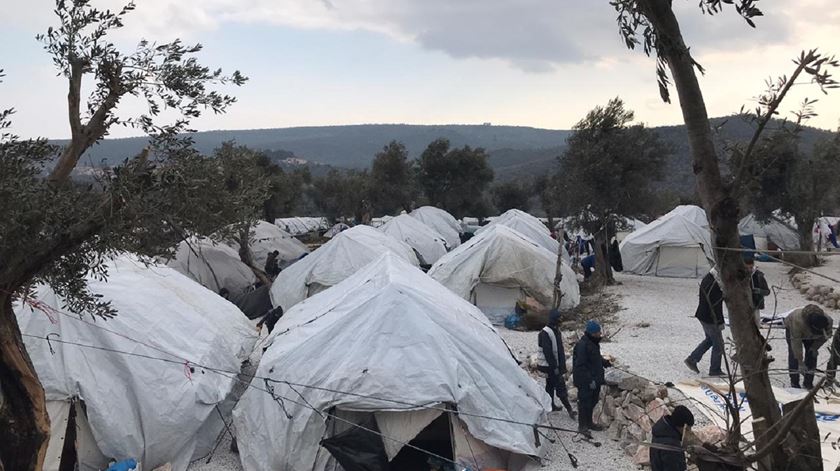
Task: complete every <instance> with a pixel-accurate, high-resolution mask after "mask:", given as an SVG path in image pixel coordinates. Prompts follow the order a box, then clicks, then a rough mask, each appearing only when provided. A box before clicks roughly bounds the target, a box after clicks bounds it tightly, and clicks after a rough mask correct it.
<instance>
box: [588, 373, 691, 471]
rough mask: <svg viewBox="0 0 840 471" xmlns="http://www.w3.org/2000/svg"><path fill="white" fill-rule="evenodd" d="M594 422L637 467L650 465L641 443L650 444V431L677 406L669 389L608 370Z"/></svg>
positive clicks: (646, 448) (647, 452)
mask: <svg viewBox="0 0 840 471" xmlns="http://www.w3.org/2000/svg"><path fill="white" fill-rule="evenodd" d="M606 383H607V384H606V385H605V386H604V387H603V388H601V399H600V401H598V405H597V406H596V407H595V411H594V413H593V420H594V422H595V423H597V424H599V425H602V426H604V427H606V429H607V436H608V437H609V438H610V439H611V440H614V441H617V442H620V443H621V448H622V449H623V450H624V452H625V453H627V455H629V456H632V457H633V462H634V463H636V464H639V465H647V464H649V463H650V450H649V448H648V447H647V446H645V445H644V444H643V443H649V442H650V440H651V438H652V437H651V428H652V427H653V424H655V423H656V422H657V421H658V420H659V419H661V418H662V416H663V415H667V414H670V413H671V411H673V408H674V407H675V406H676V405H675V404H672V403H671V401H670V399H669V397H668V388H666V387H665V386H661V385H655V384H653V383H651V382H649V381H647V380H646V379H644V378H641V377H638V376H633V375H631V374H629V373H625V372H623V371H621V370H616V369H610V370H608V372H607V375H606Z"/></svg>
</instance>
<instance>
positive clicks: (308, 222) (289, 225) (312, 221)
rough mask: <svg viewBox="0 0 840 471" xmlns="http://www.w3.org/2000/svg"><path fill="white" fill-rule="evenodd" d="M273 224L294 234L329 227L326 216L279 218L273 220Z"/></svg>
mask: <svg viewBox="0 0 840 471" xmlns="http://www.w3.org/2000/svg"><path fill="white" fill-rule="evenodd" d="M274 224H275V225H277V226H278V227H280V228H281V229H283V230H284V231H286V232H288V233H289V234H292V235H296V236H298V235H303V234H308V233H310V232H317V231H322V230H325V229H327V228H329V227H330V226H329V223H328V222H327V218H323V217H319V218H313V217H298V218H279V219H275V220H274Z"/></svg>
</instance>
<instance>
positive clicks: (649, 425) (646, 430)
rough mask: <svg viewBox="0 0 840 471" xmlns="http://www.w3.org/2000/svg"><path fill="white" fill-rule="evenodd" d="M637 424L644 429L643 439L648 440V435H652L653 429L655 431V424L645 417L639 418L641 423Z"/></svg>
mask: <svg viewBox="0 0 840 471" xmlns="http://www.w3.org/2000/svg"><path fill="white" fill-rule="evenodd" d="M636 423H637V424H639V427H641V428H642V432H644V433H645V436H644V437H642V439H643V440H645V441H646V440H647V439H648V435H650V432H651V429H653V422H651V421H650V417H648V416H646V415H643V416H641V417H639V421H638V422H636Z"/></svg>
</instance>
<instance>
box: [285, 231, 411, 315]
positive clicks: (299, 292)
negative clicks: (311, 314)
mask: <svg viewBox="0 0 840 471" xmlns="http://www.w3.org/2000/svg"><path fill="white" fill-rule="evenodd" d="M388 251H391V252H394V253H395V254H397V255H399V256H400V257H402V258H403V259H404V260H406V261H407V262H409V263H411V264H412V265H414V266H419V265H420V262H419V261H418V260H417V256H416V255H415V254H414V249H412V248H411V247H409V246H408V244H406V243H405V242H403V241H401V240H397V239H395V238H393V237H391V236H389V235H387V234H384V233H382V232H380V231H378V230H376V229H374V228H372V227H369V226H355V227H352V228H350V229H347V230H346V231H344V232H341V233H340V234H338V235H337V236H335V237H333V238H332V240H330V241H329V242H327V243H326V244H324V245H322V246H321V247H319V248H318V249H317V250H315V251H314V252H312V253H311V254H310V255H308V256H306V257H304V258H303V259H301V260H300V261H299V262H297V263H295V264H294V265H292V266H290V267H289V268H287V269H285V270H283V271H281V272H280V274H279V275H277V278H275V279H274V283H273V284H272V285H271V304H273V305H274V307H278V306H280V307H282V308H283V310H284V311H287V310H289V308H291V307H292V306H294V305H295V304H297V303H299V302H301V301H303V300H304V299H306V298H308V297H310V296H312V295H313V294H315V293H318V292H320V291H323V290H325V289H327V288H329V287H330V286H332V285H335V284H338V283H339V282H340V281H342V280H343V279H345V278H347V277H348V276H350V275H352V274H353V273H356V272H357V271H358V270H359V269H360V268H362V267H364V266H365V265H367V264H368V263H370V262H371V261H372V260H373V259H375V258H376V257H378V256H379V255H382V254H383V253H385V252H388Z"/></svg>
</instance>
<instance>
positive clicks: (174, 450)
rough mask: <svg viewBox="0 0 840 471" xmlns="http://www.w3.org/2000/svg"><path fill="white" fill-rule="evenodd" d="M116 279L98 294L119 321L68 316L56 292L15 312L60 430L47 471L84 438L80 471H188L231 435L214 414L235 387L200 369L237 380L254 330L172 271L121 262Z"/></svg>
mask: <svg viewBox="0 0 840 471" xmlns="http://www.w3.org/2000/svg"><path fill="white" fill-rule="evenodd" d="M108 272H109V276H108V280H107V281H101V280H97V279H95V278H91V279H89V280H88V286H89V288H90V290H91V291H92V292H93V293H94V294H96V295H101V296H102V300H103V301H110V302H111V304H112V306H113V307H114V308H115V309H116V310H117V316H116V317H114V318H112V319H108V320H103V319H97V320H96V321H95V322H94V320H93V318H92V317H91V314H90V313H82V314H81V315H76V314H70V313H65V312H63V311H60V310H61V309H63V306H64V304H65V303H64V300H63V299H61V298H60V297H59V296H57V295H56V293H55V292H53V291H52V290H51V289H49V288H48V287H46V286H39V287H38V288H37V289H36V292H35V296H34V298H30V300H29V301H28V302H27V303H26V304H20V303H19V304H18V305H17V306H16V307H15V312H16V314H17V319H18V323H19V325H20V329H21V332H22V333H23V334H24V341H25V343H26V350H27V351H28V352H29V355H30V357H31V358H32V362H33V364H34V366H35V370H36V372H37V373H38V377H39V379H40V380H41V384H42V385H43V386H44V390H45V392H46V398H47V410H48V412H49V415H50V421H51V423H52V433H51V437H50V442H49V447H48V449H47V457H46V461H45V467H44V469H45V470H48V471H56V470H58V469H59V465H60V462H61V459H62V449H63V447H64V446H65V444H64V441H65V439H67V440H72V439H73V438H72V437H73V431H75V444H76V451H77V456H78V465H79V467H78V468H77V469H80V470H82V471H96V470H100V469H105V468H107V467H108V462H109V460H110V459H116V460H122V459H128V458H134V459H136V460H137V461H139V462H140V463H141V464H142V469H146V470H150V469H153V468H155V467H157V466H160V465H163V464H166V463H171V464H172V467H173V469H174V470H175V471H183V470H185V469H186V468H187V465H188V464H189V462H190V460H191V459H195V458H198V457H201V456H203V455H206V454H207V453H209V451H210V450H211V448H212V446H213V441H214V440H215V439H216V437H217V435H218V433H219V432H220V431H221V429H222V427H223V424H222V423H221V421H220V419H219V418H218V413H217V411H216V406H217V405H219V404H220V403H222V401H223V400H224V399H225V397H226V396H227V395H228V393H229V392H230V391H231V389H232V387H233V385H234V382H235V377H232V376H230V375H227V376H226V375H221V374H217V373H213V372H211V371H209V370H205V369H204V368H202V367H207V368H217V369H220V370H224V371H231V372H238V371H239V370H240V366H241V362H242V361H243V360H245V359H246V358H247V357H248V354H249V353H250V352H251V350H252V348H253V346H254V343H255V340H256V332H255V331H254V329H253V327H252V326H251V324H250V323H249V322H248V319H247V318H246V317H245V316H244V315H242V313H241V312H240V311H239V309H237V308H236V306H234V305H233V304H230V303H229V302H227V301H226V300H225V299H223V298H222V297H220V296H218V295H216V294H214V293H211V292H210V291H208V290H207V289H205V288H203V287H202V286H200V285H199V284H197V283H196V282H194V281H192V280H190V279H189V278H187V277H185V276H183V275H181V274H180V273H178V272H176V271H175V270H173V269H171V268H167V267H162V266H153V267H148V268H147V267H146V266H144V265H143V264H142V263H141V262H139V261H138V260H136V259H133V258H130V257H121V258H119V259H117V260H116V261H114V262H109V266H108ZM46 339H49V340H46ZM121 352H126V353H121ZM152 358H154V359H152ZM155 359H161V360H155ZM164 360H165V361H164ZM191 368H192V369H193V370H191ZM74 421H75V427H74V428H73V429H71V430H68V424H71V425H72V424H73V422H74ZM68 433H69V435H68ZM68 437H69V438H68ZM71 443H72V442H71ZM71 464H72V463H71ZM65 465H66V463H65ZM62 469H67V468H62ZM70 469H72V468H70Z"/></svg>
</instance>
